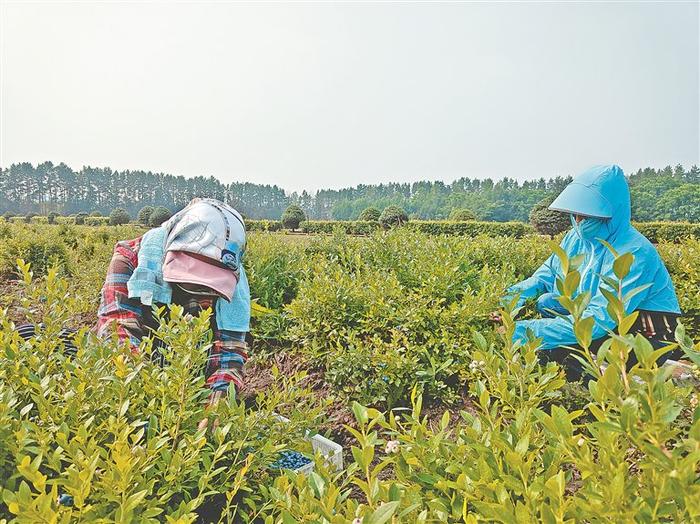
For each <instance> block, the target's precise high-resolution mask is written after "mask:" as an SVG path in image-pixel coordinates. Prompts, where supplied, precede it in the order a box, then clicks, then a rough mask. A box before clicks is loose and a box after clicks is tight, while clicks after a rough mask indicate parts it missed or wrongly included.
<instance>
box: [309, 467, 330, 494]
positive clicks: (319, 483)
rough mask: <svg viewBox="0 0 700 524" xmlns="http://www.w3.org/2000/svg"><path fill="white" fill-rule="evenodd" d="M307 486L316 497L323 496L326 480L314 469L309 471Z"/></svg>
mask: <svg viewBox="0 0 700 524" xmlns="http://www.w3.org/2000/svg"><path fill="white" fill-rule="evenodd" d="M309 486H310V487H311V489H312V490H313V492H314V494H315V495H316V497H317V498H321V497H323V494H324V493H325V492H326V482H325V481H324V480H323V478H322V477H321V475H319V474H318V473H316V472H315V471H312V472H311V473H309Z"/></svg>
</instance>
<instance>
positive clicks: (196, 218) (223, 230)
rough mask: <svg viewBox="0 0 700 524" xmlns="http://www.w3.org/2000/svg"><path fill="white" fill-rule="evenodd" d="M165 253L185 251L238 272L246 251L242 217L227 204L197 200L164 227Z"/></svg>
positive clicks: (210, 200)
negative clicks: (165, 233) (165, 235)
mask: <svg viewBox="0 0 700 524" xmlns="http://www.w3.org/2000/svg"><path fill="white" fill-rule="evenodd" d="M163 227H164V229H165V230H166V231H167V239H166V242H165V251H166V252H169V251H184V252H187V253H194V254H197V255H202V256H205V257H207V258H211V259H213V260H214V261H216V262H219V263H220V264H222V265H224V266H226V267H228V268H230V269H232V270H233V271H235V272H238V271H239V268H240V265H241V258H242V256H243V253H244V251H245V243H246V232H245V225H244V224H243V217H241V215H240V213H239V212H238V211H236V210H235V209H233V208H232V207H231V206H229V205H228V204H224V203H223V202H220V201H219V200H215V199H213V198H196V199H194V200H192V201H191V202H190V203H189V204H188V205H187V207H185V208H184V209H182V210H181V211H179V212H178V213H176V214H175V215H173V216H172V217H171V218H170V219H169V220H168V221H167V222H165V223H164V224H163Z"/></svg>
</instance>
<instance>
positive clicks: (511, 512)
mask: <svg viewBox="0 0 700 524" xmlns="http://www.w3.org/2000/svg"><path fill="white" fill-rule="evenodd" d="M143 232H144V230H143V229H141V228H138V227H137V226H130V225H126V226H116V227H88V226H77V225H70V224H59V225H48V224H23V223H4V222H0V479H2V480H0V494H1V497H0V522H2V523H5V522H22V523H37V522H50V523H68V522H124V523H126V522H153V523H157V522H168V523H189V522H226V523H229V522H260V523H282V524H288V523H294V522H300V523H302V522H313V523H346V522H349V523H353V524H358V523H364V524H383V523H398V522H402V523H403V522H405V523H415V522H465V523H476V522H503V523H527V522H546V523H565V522H700V408H699V407H698V399H699V397H700V388H699V386H698V384H700V372H699V371H698V364H700V353H698V352H699V351H700V343H698V341H699V340H700V240H698V239H697V238H688V239H678V238H675V239H674V240H678V241H676V242H667V241H664V240H660V241H659V243H658V245H657V248H658V250H659V252H660V254H661V256H662V258H663V259H664V261H665V262H666V264H667V267H668V268H669V271H670V272H671V275H672V277H673V280H674V283H675V285H676V290H677V293H678V296H679V300H680V303H681V308H682V309H683V311H684V316H683V318H682V323H683V324H682V326H681V327H680V328H679V329H678V330H677V332H676V338H677V342H676V344H677V346H678V347H680V348H682V349H683V351H684V352H685V355H686V356H685V361H686V362H687V366H685V367H683V368H678V367H673V366H662V367H659V366H657V364H656V359H657V358H658V357H659V356H660V354H659V352H654V351H653V349H652V348H651V346H650V345H649V344H648V343H647V342H646V341H645V340H644V339H642V338H635V337H633V336H631V335H627V334H626V332H625V329H624V327H623V326H624V325H628V324H630V321H629V320H630V319H629V318H628V316H627V315H626V314H625V312H624V311H623V310H621V309H620V307H619V304H618V303H617V302H615V301H611V303H610V304H609V308H610V310H611V311H612V312H613V313H614V316H616V317H617V318H619V319H620V320H621V322H620V326H621V327H620V329H619V334H618V335H616V336H614V337H611V339H610V342H609V343H607V344H606V346H605V347H606V350H605V351H602V352H601V353H602V354H599V356H598V360H597V361H596V362H595V363H594V361H593V360H592V355H591V354H590V352H588V351H585V350H584V351H583V353H582V355H581V358H582V359H584V360H585V361H587V362H589V364H590V366H589V367H590V370H591V373H592V375H591V376H589V377H588V378H587V379H586V380H585V381H583V382H578V383H567V381H566V379H565V377H564V373H563V371H562V370H561V369H560V368H559V367H558V366H557V364H555V363H549V364H546V365H542V364H540V363H539V360H538V359H537V353H536V350H535V347H536V343H534V342H532V343H529V344H526V345H523V346H521V345H517V346H516V345H513V344H512V343H511V342H510V340H511V337H510V334H512V330H513V320H512V316H511V311H510V310H509V308H508V307H507V305H504V304H502V303H501V297H502V296H503V293H504V290H505V289H506V288H507V287H508V286H509V285H511V284H513V283H515V282H517V281H519V280H520V279H522V278H523V277H526V276H529V275H530V274H531V273H532V271H533V270H534V269H535V268H536V267H538V265H539V264H541V263H542V261H543V260H544V259H545V258H546V257H547V256H548V255H549V253H550V252H551V249H552V248H551V245H550V244H549V239H548V238H544V237H541V236H537V235H534V234H530V233H528V234H525V235H524V236H522V238H516V237H515V236H491V235H485V234H481V235H478V236H475V237H469V238H467V237H463V236H446V235H442V234H431V233H428V232H421V231H416V230H411V231H409V230H406V229H402V228H397V229H395V230H390V231H386V232H385V231H375V232H371V234H369V235H368V236H363V237H358V236H351V235H348V234H346V233H344V232H340V231H337V230H336V231H335V232H334V233H331V234H323V235H320V234H319V235H287V234H285V233H282V232H265V231H253V232H251V233H250V235H249V239H248V247H247V252H246V260H245V264H246V271H247V274H248V278H249V280H250V287H251V293H252V297H253V299H254V303H255V304H256V305H255V306H254V317H253V324H252V333H251V335H252V341H251V357H250V360H249V361H248V363H247V364H246V377H245V385H244V387H243V388H242V389H241V390H240V391H238V392H235V391H234V390H233V388H232V389H231V391H230V393H229V396H228V397H227V398H226V399H225V400H224V401H222V402H220V403H219V404H218V405H217V406H216V407H215V408H213V410H207V408H206V398H207V396H208V390H207V389H206V388H205V384H204V377H203V375H202V369H203V366H204V361H205V359H206V352H207V348H208V345H209V344H210V343H211V334H210V332H209V330H208V326H209V318H208V313H206V312H205V313H203V314H202V315H201V316H200V317H198V318H191V317H189V316H187V315H184V314H183V313H182V310H181V309H179V308H177V307H173V308H172V310H171V312H170V315H169V316H165V315H163V320H162V322H161V325H160V328H159V330H158V333H157V336H158V337H159V338H160V339H162V340H163V341H165V342H166V343H167V344H166V347H167V349H166V350H165V354H164V355H163V356H164V359H165V361H166V362H167V363H166V364H165V365H163V366H161V365H159V364H158V363H157V362H154V361H152V359H151V358H150V357H151V350H152V340H149V339H148V338H146V339H145V340H144V341H143V342H142V345H141V348H140V350H141V351H140V352H139V353H138V354H132V352H131V351H130V350H129V348H127V347H125V346H123V345H120V344H119V343H118V342H117V341H116V340H99V339H97V338H96V337H95V335H94V334H93V333H92V328H93V327H94V325H95V322H96V311H97V308H98V304H99V298H100V288H101V286H102V283H103V280H104V277H105V272H106V269H107V266H108V263H109V260H110V258H111V254H112V250H113V247H114V244H115V243H116V241H118V240H122V239H127V238H135V237H137V236H139V235H140V234H142V233H143ZM568 271H569V272H568V274H569V275H573V274H574V273H575V272H576V268H575V264H571V265H570V267H569V270H568ZM616 276H617V277H618V279H619V280H620V281H623V280H624V277H625V273H624V270H621V272H620V274H619V275H616ZM566 277H567V275H564V279H565V278H566ZM572 278H573V277H572ZM565 284H566V283H565V282H562V289H564V290H566V289H567V286H566V285H565ZM574 302H575V300H574ZM498 309H502V315H503V318H504V328H505V329H504V330H499V329H497V328H496V327H495V326H494V325H493V324H492V323H491V322H490V321H489V314H490V313H491V312H492V311H494V310H498ZM162 313H163V312H162V311H161V312H160V314H162ZM524 314H525V315H529V316H534V315H535V312H534V310H533V309H532V308H531V307H529V306H528V307H527V308H526V311H525V313H524ZM572 322H574V326H575V332H576V334H577V338H578V339H579V340H580V341H583V342H585V341H586V340H587V339H590V325H589V324H588V323H587V322H586V319H583V318H580V317H579V316H578V315H577V314H576V311H573V312H572ZM22 323H33V324H36V325H37V326H38V328H37V332H36V335H35V336H34V337H32V338H31V339H29V340H24V339H22V338H21V337H20V336H19V334H18V333H17V331H16V329H15V327H16V326H18V325H20V324H22ZM630 325H631V324H630ZM65 328H72V329H77V330H78V333H77V335H76V336H75V345H76V346H77V351H76V352H75V354H73V353H72V352H71V353H68V352H66V351H65V345H64V343H63V341H62V337H61V331H62V330H63V329H65ZM582 345H583V347H584V348H585V347H587V346H586V344H585V343H584V344H582ZM631 354H634V355H635V357H636V358H637V360H638V364H637V365H636V366H635V367H633V368H632V369H631V370H630V371H629V372H628V371H626V370H625V362H626V360H627V359H628V358H629V355H631ZM280 415H281V417H280ZM282 417H284V418H282ZM204 418H208V419H209V420H212V421H213V420H216V422H217V423H216V424H209V426H208V427H207V428H203V429H198V428H199V426H200V422H201V421H202V420H203V419H204ZM315 434H320V435H323V436H325V437H328V438H329V439H331V440H333V441H335V442H337V443H339V444H341V445H342V446H343V450H344V451H343V467H342V468H341V469H337V468H336V467H335V465H333V464H331V463H329V462H327V461H326V460H325V459H324V458H323V456H321V455H320V454H318V453H316V454H315V453H314V449H313V448H312V446H311V444H310V440H309V438H308V437H309V436H311V435H315ZM312 461H313V462H314V468H313V471H311V472H307V473H294V469H296V468H298V467H302V466H304V465H306V464H308V463H310V462H312Z"/></svg>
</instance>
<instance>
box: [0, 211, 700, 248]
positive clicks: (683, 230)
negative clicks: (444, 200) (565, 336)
mask: <svg viewBox="0 0 700 524" xmlns="http://www.w3.org/2000/svg"><path fill="white" fill-rule="evenodd" d="M294 207H298V206H290V208H289V209H288V210H287V211H286V212H285V215H284V216H283V217H282V220H250V219H246V227H247V229H248V230H249V231H273V232H274V231H281V230H282V229H285V228H286V229H293V230H296V229H299V230H300V231H301V232H302V233H308V234H331V233H333V232H335V231H341V232H343V233H346V234H349V235H369V234H371V233H373V232H374V231H377V230H379V229H382V228H384V229H387V228H389V227H396V226H402V227H405V228H407V229H412V230H415V231H420V232H421V233H427V234H431V235H449V236H469V237H474V236H477V235H481V234H485V235H489V236H508V237H514V238H521V237H523V236H525V235H528V234H535V233H540V234H548V235H550V236H554V235H556V234H558V233H560V232H562V231H565V230H566V229H567V223H566V222H565V221H563V220H562V219H561V218H557V217H556V216H551V217H546V218H545V219H541V217H534V219H533V217H532V216H531V222H532V223H531V224H525V223H523V222H479V221H476V220H473V218H472V216H471V215H467V213H471V212H470V211H469V210H459V211H460V212H462V211H463V212H465V213H464V214H455V216H454V217H453V218H452V219H451V220H412V221H409V219H408V217H407V216H406V215H405V212H403V210H401V209H400V208H397V207H396V206H389V207H388V208H386V209H385V210H384V211H383V212H381V213H380V212H379V211H378V210H375V209H374V208H369V209H367V210H365V211H367V213H365V212H363V215H362V217H363V219H361V220H355V221H345V220H337V221H334V220H306V216H305V215H304V214H303V211H301V209H300V208H299V209H298V210H296V209H294ZM394 208H395V209H394ZM299 211H301V212H299ZM535 212H537V211H535ZM541 212H542V213H545V212H548V211H545V210H544V206H543V210H541ZM548 213H550V214H551V212H548ZM170 216H171V213H170V211H169V210H168V209H167V208H165V207H156V208H153V207H150V206H147V207H144V208H143V209H141V211H140V212H139V214H138V216H137V217H136V222H137V223H139V224H141V225H143V226H150V227H156V226H159V225H160V224H162V223H163V222H164V221H165V220H167V219H168V218H170ZM4 218H5V220H6V221H8V222H27V223H31V222H33V223H37V224H77V225H86V226H106V225H122V224H128V223H131V222H132V218H131V216H129V214H128V213H127V212H126V211H124V210H123V209H121V208H117V209H115V210H114V211H113V212H112V213H111V214H110V216H100V215H99V214H95V213H93V214H90V215H88V214H87V213H78V214H76V215H70V216H61V215H58V214H57V213H50V214H49V215H48V216H46V215H34V214H28V215H24V216H13V215H12V214H10V213H6V214H5V215H4ZM538 218H540V220H539V221H538ZM545 220H547V221H548V222H545ZM555 221H556V222H557V223H555ZM567 222H568V218H567ZM543 224H544V225H543ZM635 227H636V228H637V229H638V230H639V231H640V232H641V233H642V234H643V235H644V236H645V237H647V238H648V239H649V240H650V241H651V242H654V243H658V242H660V241H662V240H665V241H671V242H678V241H680V240H682V239H684V238H700V224H698V223H688V222H638V223H635Z"/></svg>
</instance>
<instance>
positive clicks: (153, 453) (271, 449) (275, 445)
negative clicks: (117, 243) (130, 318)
mask: <svg viewBox="0 0 700 524" xmlns="http://www.w3.org/2000/svg"><path fill="white" fill-rule="evenodd" d="M24 281H25V284H26V285H27V286H28V289H26V291H25V292H26V293H27V297H28V300H30V301H31V302H36V303H40V304H42V307H41V312H42V313H43V315H42V317H41V318H40V320H41V321H42V322H43V323H44V326H43V327H42V328H41V329H40V330H39V333H38V336H36V337H34V338H32V339H30V340H29V341H26V342H25V341H22V340H21V339H20V338H19V337H18V335H17V334H16V333H15V332H13V331H12V329H11V327H10V324H9V321H8V319H7V317H6V316H5V313H4V312H3V311H0V344H1V345H2V347H3V352H2V355H0V377H2V380H1V381H0V399H2V403H1V406H2V407H0V428H2V430H1V431H0V474H1V475H2V478H3V484H2V488H3V496H2V502H0V514H2V515H3V516H7V517H16V518H17V519H18V521H20V522H60V521H65V522H67V521H69V520H71V521H72V520H76V521H83V522H98V521H105V522H106V521H112V522H114V521H124V522H137V521H138V522H145V523H154V524H155V523H157V522H165V521H169V522H195V521H196V520H198V516H199V518H201V519H202V520H203V521H206V522H209V521H210V520H209V519H210V518H211V519H213V521H215V522H216V521H218V520H219V516H220V515H221V516H222V518H223V521H229V522H240V521H245V522H248V521H251V520H253V518H254V515H255V514H256V513H258V512H259V510H260V509H261V507H262V506H263V505H264V504H265V501H264V500H263V499H262V497H261V495H260V492H261V488H260V484H261V483H265V482H270V475H271V471H270V469H269V464H271V463H272V462H273V461H274V460H276V457H277V454H278V452H279V451H280V450H281V449H284V448H287V447H290V446H295V447H301V450H302V451H304V452H306V453H309V452H310V447H309V446H308V444H304V442H305V441H304V440H303V435H304V432H305V430H306V429H307V428H313V426H314V425H315V424H316V422H317V420H316V419H317V417H318V415H319V410H318V408H317V407H316V406H314V404H313V401H312V400H310V395H309V390H308V389H306V388H304V387H301V386H300V385H299V379H300V378H301V377H294V376H291V377H285V376H277V377H276V380H275V381H274V384H271V386H270V387H269V388H266V391H265V392H264V393H262V394H261V395H260V396H259V398H258V402H257V405H256V406H255V408H254V409H251V408H246V407H245V405H244V404H243V403H242V402H240V401H239V400H237V399H236V398H235V396H234V395H231V396H230V397H229V398H224V399H223V401H221V402H219V403H218V404H217V406H216V408H214V409H211V410H207V411H205V409H206V404H205V402H203V400H205V399H206V396H207V394H208V391H207V390H206V389H204V377H203V376H202V369H203V368H204V364H205V360H206V355H207V352H206V349H207V343H208V334H207V332H208V330H209V327H210V322H209V318H208V314H206V313H204V314H203V315H201V316H200V317H199V318H196V319H192V320H188V319H186V318H185V317H184V315H183V314H182V308H177V307H176V308H173V311H172V315H171V318H170V319H169V320H167V321H165V320H164V321H163V323H162V326H161V328H160V330H159V334H158V335H157V336H158V337H160V338H162V339H163V340H164V341H165V342H166V347H165V349H164V350H163V351H165V356H166V358H167V360H168V364H167V365H165V366H164V367H162V368H161V367H159V366H158V365H157V364H154V363H152V362H151V361H150V357H149V354H148V348H147V346H145V347H144V348H143V350H144V352H143V353H142V354H138V355H133V354H131V353H130V352H129V351H125V350H124V348H123V347H121V346H120V345H118V344H116V343H114V342H111V341H98V340H96V339H95V338H94V337H92V336H87V335H86V334H82V335H79V336H78V337H77V338H76V345H77V347H78V351H77V354H76V356H75V357H73V358H68V357H66V356H65V355H63V354H62V353H61V349H62V347H61V342H60V338H59V337H58V336H57V333H58V332H59V331H60V329H62V327H63V323H64V322H65V320H66V318H67V317H66V311H67V310H69V309H70V308H71V307H73V305H74V304H73V303H72V299H71V298H70V296H71V295H70V293H69V292H68V289H69V286H68V283H67V282H66V281H62V280H60V279H56V278H55V275H49V277H48V278H47V279H46V282H45V284H43V285H42V284H33V283H32V282H31V278H30V277H29V276H28V275H27V273H24ZM66 297H68V298H66ZM48 312H51V314H50V315H49V314H47V313H48ZM275 412H277V413H283V414H284V415H285V416H287V417H288V418H289V419H290V422H289V423H288V424H283V423H282V422H280V421H279V420H278V419H276V418H275V416H274V413H275ZM205 417H209V418H210V419H211V420H214V419H215V418H216V419H217V420H218V421H219V424H218V428H216V429H209V430H208V431H207V432H206V433H205V431H204V430H198V429H197V426H198V424H199V423H200V422H201V421H202V420H203V419H204V418H205ZM210 426H211V424H210ZM61 494H65V495H68V496H70V497H71V498H72V505H70V506H65V505H61V504H60V503H59V495H61ZM205 515H206V516H205Z"/></svg>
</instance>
